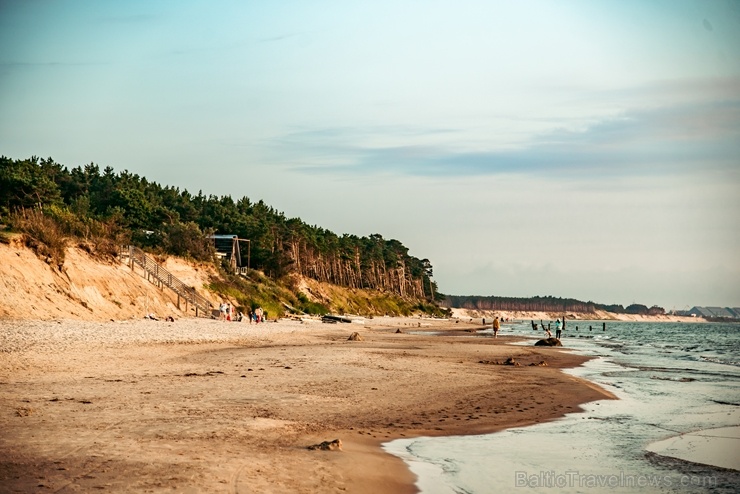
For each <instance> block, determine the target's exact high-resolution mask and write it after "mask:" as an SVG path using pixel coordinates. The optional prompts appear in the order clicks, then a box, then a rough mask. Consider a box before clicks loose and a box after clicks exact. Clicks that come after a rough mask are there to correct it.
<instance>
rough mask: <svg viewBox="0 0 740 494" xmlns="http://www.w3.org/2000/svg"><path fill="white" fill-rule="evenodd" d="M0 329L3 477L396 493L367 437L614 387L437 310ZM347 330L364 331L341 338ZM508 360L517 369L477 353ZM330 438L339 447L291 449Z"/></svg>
mask: <svg viewBox="0 0 740 494" xmlns="http://www.w3.org/2000/svg"><path fill="white" fill-rule="evenodd" d="M0 329H2V331H3V336H2V337H0V343H2V345H0V350H2V351H3V360H2V363H0V393H1V394H2V398H3V399H2V405H0V410H1V413H0V431H2V435H3V436H4V437H5V438H6V439H5V440H4V442H2V443H0V451H2V452H3V455H4V456H5V457H6V458H7V459H8V460H6V461H5V462H4V463H3V464H2V470H0V472H1V473H0V476H1V477H2V480H3V483H5V484H6V485H8V486H9V487H8V488H10V486H14V487H16V488H21V489H23V488H29V487H35V486H36V485H37V484H39V483H43V484H44V485H46V486H48V487H52V488H54V489H60V488H61V489H64V488H65V486H69V487H70V488H72V487H74V488H80V489H83V490H84V489H90V488H95V487H96V486H98V485H101V486H103V487H106V488H107V489H112V490H123V491H127V490H130V491H135V490H139V489H142V488H144V489H152V490H154V491H158V490H170V489H171V488H173V487H177V488H183V487H184V486H189V487H192V488H194V489H198V490H200V491H201V492H218V491H222V490H223V488H224V484H228V485H230V486H231V491H232V492H239V491H240V489H241V490H242V491H244V490H245V489H246V487H247V486H249V489H252V490H255V489H256V490H257V491H262V492H270V491H280V490H281V489H282V490H288V491H290V492H315V491H317V490H320V491H322V492H344V491H348V492H359V493H364V492H368V493H369V492H379V491H380V492H402V493H406V492H409V493H411V492H417V489H416V487H415V477H414V475H413V474H412V473H411V471H410V470H409V469H408V466H407V465H406V463H405V462H404V461H403V460H402V459H401V458H399V457H396V456H394V455H392V454H390V453H387V452H386V451H384V450H383V447H382V445H383V444H384V443H386V442H389V441H391V440H393V439H397V438H403V437H405V438H411V437H420V436H450V435H471V434H484V433H491V432H496V431H500V430H504V429H507V428H511V427H521V426H525V425H531V424H534V423H538V422H543V421H550V420H554V419H556V418H558V417H561V416H563V415H564V414H565V413H569V412H572V411H576V410H578V409H579V408H580V405H581V404H583V403H587V402H590V401H594V400H596V399H604V398H614V396H613V395H610V394H609V393H608V392H607V391H605V390H603V389H597V388H596V387H595V386H593V385H591V383H588V382H587V381H585V380H583V379H579V378H576V377H573V376H569V375H567V374H566V373H563V372H561V371H560V369H562V368H572V367H576V366H578V365H580V364H581V363H582V362H584V361H586V360H588V357H584V356H580V355H574V354H570V353H568V352H563V351H560V350H558V349H552V348H546V349H540V348H537V349H536V348H535V347H530V346H512V345H506V343H508V342H514V341H517V340H518V338H516V337H513V336H510V335H503V336H502V337H500V338H498V339H496V340H494V339H492V338H486V337H477V338H471V337H470V336H471V333H470V331H476V330H478V329H482V327H481V326H480V325H470V324H466V323H453V324H451V321H441V320H427V319H425V320H423V326H422V322H420V320H419V319H418V318H417V319H414V318H375V319H371V320H366V321H365V324H363V325H359V324H343V325H327V324H315V323H308V324H302V323H300V322H295V321H285V320H282V321H280V322H276V323H273V322H270V323H266V324H262V325H250V324H246V323H242V324H240V323H221V322H218V321H207V320H192V319H181V320H179V321H177V322H175V323H165V322H156V321H139V320H137V321H124V322H118V323H117V322H109V323H84V322H81V321H57V322H49V321H46V322H43V321H14V322H9V321H0ZM397 329H400V330H401V331H402V333H396V332H395V331H396V330H397ZM441 330H445V331H448V330H449V331H448V332H446V333H445V334H444V335H434V336H430V335H426V334H413V333H414V332H419V333H423V332H426V331H441ZM452 330H454V331H452ZM353 331H358V332H359V333H360V334H361V335H362V337H363V340H364V341H359V342H352V341H347V337H348V336H349V334H350V333H351V332H353ZM409 333H412V334H409ZM16 340H20V342H19V341H16ZM23 342H25V343H26V344H27V345H26V346H25V347H24V346H23ZM508 357H513V358H515V359H516V360H517V361H519V362H520V363H521V364H522V365H521V366H519V367H515V366H505V365H491V364H483V363H481V361H495V360H498V361H503V360H505V359H506V358H508ZM542 360H545V361H546V362H547V364H548V365H547V366H537V365H533V366H530V365H529V364H537V363H539V362H541V361H542ZM90 412H92V413H90ZM41 437H43V438H44V439H41ZM333 439H340V440H341V441H342V442H343V451H342V452H337V451H308V449H307V446H309V445H311V444H317V443H320V442H322V441H331V440H333ZM142 464H145V465H148V466H147V467H146V468H144V469H143V471H142V467H141V465H142ZM60 465H61V466H60ZM29 469H30V470H31V471H32V475H30V476H29V475H28V473H27V474H26V475H25V476H24V475H23V472H29ZM61 469H64V470H61ZM91 469H92V471H93V473H89V471H91ZM86 471H88V473H85V472H86ZM134 472H136V473H135V475H134ZM29 473H31V472H29ZM86 475H87V476H88V477H90V476H91V477H92V478H86V477H85V476H86ZM29 477H30V478H29ZM39 478H41V479H42V480H39ZM157 479H159V480H157ZM161 479H166V480H161ZM34 482H36V483H34ZM65 482H66V484H65ZM240 486H242V487H241V488H240Z"/></svg>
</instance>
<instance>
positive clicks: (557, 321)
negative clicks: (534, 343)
mask: <svg viewBox="0 0 740 494" xmlns="http://www.w3.org/2000/svg"><path fill="white" fill-rule="evenodd" d="M560 333H561V331H560V319H555V338H557V339H560Z"/></svg>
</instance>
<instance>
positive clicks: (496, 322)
mask: <svg viewBox="0 0 740 494" xmlns="http://www.w3.org/2000/svg"><path fill="white" fill-rule="evenodd" d="M500 327H501V323H500V322H499V320H498V316H496V317H494V318H493V337H494V338H498V330H499V328H500Z"/></svg>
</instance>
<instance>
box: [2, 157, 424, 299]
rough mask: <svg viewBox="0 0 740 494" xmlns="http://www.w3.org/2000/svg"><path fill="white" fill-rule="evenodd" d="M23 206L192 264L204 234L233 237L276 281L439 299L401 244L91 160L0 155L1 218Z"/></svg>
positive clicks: (202, 251)
mask: <svg viewBox="0 0 740 494" xmlns="http://www.w3.org/2000/svg"><path fill="white" fill-rule="evenodd" d="M22 208H34V209H39V210H42V211H45V212H50V214H52V215H56V216H57V217H64V218H67V222H68V223H70V221H72V220H73V221H72V222H74V223H75V224H77V225H84V224H87V223H89V222H91V221H94V222H98V223H102V224H106V225H115V227H116V228H117V229H119V231H120V230H122V231H124V232H126V237H127V240H129V241H130V242H131V243H133V244H134V245H138V246H140V247H144V248H157V249H161V250H162V251H164V252H167V253H172V254H176V255H189V256H191V257H194V258H196V259H203V258H204V257H208V256H209V255H210V253H211V251H210V250H209V249H207V248H205V243H207V240H206V238H207V236H208V235H209V234H211V233H221V234H234V235H237V236H238V237H240V238H244V239H249V240H250V251H251V252H250V254H251V256H250V257H251V261H250V263H251V267H253V268H256V269H260V270H262V271H264V272H265V274H267V275H268V276H270V277H272V278H276V279H277V278H280V277H282V276H284V275H287V274H290V273H298V274H301V275H303V276H306V277H310V278H313V279H316V280H319V281H326V282H330V283H334V284H337V285H340V286H345V287H349V288H369V289H378V290H384V291H389V292H392V293H395V294H398V295H401V296H409V297H414V298H427V299H433V298H434V296H435V294H436V293H437V288H436V284H435V283H434V282H433V281H432V279H431V278H432V265H431V263H430V262H429V260H428V259H418V258H416V257H414V256H412V255H410V254H409V252H408V248H406V247H405V246H404V245H403V244H402V243H401V242H399V241H398V240H394V239H391V240H386V239H384V238H383V237H382V236H381V235H379V234H372V235H369V236H367V237H358V236H355V235H348V234H344V235H338V234H336V233H334V232H331V231H329V230H326V229H324V228H321V227H319V226H312V225H308V224H306V223H305V222H303V221H302V220H301V219H300V218H287V217H286V216H285V215H284V214H283V213H282V212H279V211H277V210H276V209H274V208H273V207H272V206H269V205H267V204H265V203H264V202H263V201H261V200H260V201H258V202H256V203H253V202H252V201H250V200H249V198H247V197H243V198H241V199H238V200H236V201H234V200H233V199H232V198H231V197H230V196H221V197H218V196H215V195H207V196H206V195H204V194H203V192H202V191H199V192H198V194H197V195H193V194H191V193H190V192H188V191H187V190H180V189H179V188H177V187H171V186H162V185H160V184H158V183H156V182H150V181H148V180H147V179H146V178H144V177H140V176H139V175H136V174H132V173H130V172H128V171H123V172H119V173H116V172H114V170H113V169H112V168H110V167H106V168H105V169H103V170H102V171H101V170H100V167H99V166H98V165H96V164H94V163H91V164H89V165H85V166H78V167H76V168H72V169H71V170H69V169H67V168H66V167H65V166H63V165H61V164H59V163H56V162H54V160H52V159H51V158H48V159H39V158H38V157H31V158H29V159H24V160H13V159H10V158H7V157H5V156H2V157H0V217H2V218H4V219H5V220H6V221H7V220H8V218H9V217H10V215H11V213H12V212H13V211H17V210H19V209H22Z"/></svg>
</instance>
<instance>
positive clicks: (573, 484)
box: [384, 321, 740, 494]
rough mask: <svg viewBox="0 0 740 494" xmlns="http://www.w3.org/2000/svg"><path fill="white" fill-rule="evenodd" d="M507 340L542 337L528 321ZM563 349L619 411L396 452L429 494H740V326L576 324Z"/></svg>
mask: <svg viewBox="0 0 740 494" xmlns="http://www.w3.org/2000/svg"><path fill="white" fill-rule="evenodd" d="M576 325H577V326H578V328H579V330H578V331H576V330H575V327H576ZM589 325H591V326H592V327H593V330H592V331H589V329H588V328H589ZM503 334H504V335H507V334H513V335H518V336H519V335H526V336H532V337H535V336H541V334H542V333H541V332H540V333H535V332H534V331H532V329H531V326H530V324H529V322H526V323H520V324H514V325H511V326H505V330H504V331H503ZM479 337H486V334H485V333H481V334H480V335H479ZM562 341H563V344H564V346H565V347H567V348H570V349H573V351H575V352H579V353H583V354H586V355H589V356H592V357H594V359H592V360H590V361H589V362H587V363H586V364H585V365H583V366H581V367H579V368H576V369H570V370H568V371H566V372H569V373H571V374H573V375H576V376H579V377H582V378H584V379H587V380H589V381H592V382H594V383H597V384H599V385H600V386H602V387H604V388H605V389H607V390H609V391H611V392H612V393H614V394H615V395H617V396H618V397H619V398H620V399H619V400H601V401H596V402H591V403H588V404H586V405H584V406H583V408H584V409H585V411H583V412H579V413H572V414H568V415H567V416H565V417H564V418H562V419H558V420H555V421H552V422H547V423H541V424H536V425H533V426H530V427H523V428H514V429H508V430H505V431H502V432H498V433H494V434H486V435H478V436H451V437H440V438H428V437H422V438H412V439H400V440H396V441H392V442H390V443H387V444H386V445H384V447H385V449H386V451H388V452H390V453H393V454H395V455H397V456H399V457H401V458H403V459H404V460H405V461H406V462H407V463H408V465H409V467H410V468H411V470H412V471H413V472H414V473H415V474H416V475H417V477H418V481H417V486H418V487H419V489H420V490H421V492H422V493H424V494H467V493H471V494H473V493H474V494H482V493H494V492H508V491H512V490H514V491H522V492H525V491H526V492H547V493H556V492H569V493H570V492H583V493H594V492H606V491H608V492H713V493H714V492H716V493H725V492H726V493H730V492H740V471H739V470H740V324H721V323H704V324H699V323H628V322H609V323H607V330H606V331H602V326H601V323H600V322H589V321H568V324H567V327H566V333H565V336H564V337H563V339H562ZM532 343H533V341H529V342H526V343H525V344H527V345H531V344H532ZM717 465H723V466H722V467H720V466H717Z"/></svg>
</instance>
